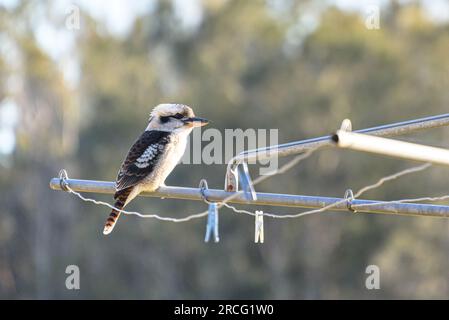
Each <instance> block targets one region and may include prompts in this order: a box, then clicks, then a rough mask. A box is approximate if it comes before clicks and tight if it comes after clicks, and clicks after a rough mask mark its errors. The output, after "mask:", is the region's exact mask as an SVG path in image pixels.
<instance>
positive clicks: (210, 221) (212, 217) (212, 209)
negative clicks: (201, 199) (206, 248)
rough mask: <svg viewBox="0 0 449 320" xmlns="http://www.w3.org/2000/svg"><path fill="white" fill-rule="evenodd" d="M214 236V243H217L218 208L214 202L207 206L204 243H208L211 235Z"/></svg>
mask: <svg viewBox="0 0 449 320" xmlns="http://www.w3.org/2000/svg"><path fill="white" fill-rule="evenodd" d="M212 233H213V234H214V241H215V242H219V241H220V238H219V237H218V208H217V204H216V203H215V202H211V203H210V204H209V213H208V216H207V226H206V237H205V238H204V242H209V239H210V236H211V234H212Z"/></svg>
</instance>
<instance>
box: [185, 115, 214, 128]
mask: <svg viewBox="0 0 449 320" xmlns="http://www.w3.org/2000/svg"><path fill="white" fill-rule="evenodd" d="M182 121H183V122H184V123H185V124H186V125H188V126H190V127H202V126H205V125H206V124H208V123H209V120H207V119H203V118H198V117H193V118H186V119H184V120H182Z"/></svg>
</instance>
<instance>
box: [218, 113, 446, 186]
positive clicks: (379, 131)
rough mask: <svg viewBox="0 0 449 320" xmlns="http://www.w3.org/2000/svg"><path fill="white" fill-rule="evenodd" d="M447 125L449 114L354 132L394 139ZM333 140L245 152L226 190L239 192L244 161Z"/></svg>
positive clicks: (230, 168)
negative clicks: (239, 167) (240, 170)
mask: <svg viewBox="0 0 449 320" xmlns="http://www.w3.org/2000/svg"><path fill="white" fill-rule="evenodd" d="M447 125H449V113H446V114H441V115H437V116H431V117H426V118H420V119H415V120H408V121H403V122H397V123H392V124H387V125H383V126H377V127H373V128H368V129H361V130H355V131H353V132H356V133H364V134H370V135H374V136H379V137H392V136H398V135H403V134H408V133H412V132H415V131H420V130H424V129H431V128H438V127H442V126H447ZM331 138H332V136H331V135H329V136H323V137H319V138H313V139H307V140H300V141H293V142H289V143H284V144H280V145H275V146H269V147H266V148H259V149H254V150H247V151H243V152H241V153H240V154H238V155H237V156H235V157H234V158H232V159H231V160H230V161H229V163H228V165H227V169H226V176H225V189H226V190H227V191H236V190H238V176H237V173H236V168H237V166H238V165H239V163H241V162H242V161H247V162H248V161H254V160H257V159H259V160H262V159H267V158H270V157H274V156H279V157H285V156H288V155H293V154H299V153H303V152H306V151H307V150H310V149H313V148H317V147H319V146H325V145H331V144H332V140H331Z"/></svg>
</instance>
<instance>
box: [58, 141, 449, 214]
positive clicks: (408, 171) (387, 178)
mask: <svg viewBox="0 0 449 320" xmlns="http://www.w3.org/2000/svg"><path fill="white" fill-rule="evenodd" d="M320 148H322V146H318V147H315V148H312V149H309V150H308V151H306V152H304V153H303V154H300V155H298V156H296V157H294V158H293V159H292V160H290V161H289V162H287V163H286V164H284V165H283V166H282V167H281V168H279V169H277V170H273V171H271V172H269V173H268V174H266V175H261V176H258V177H257V178H256V179H254V181H253V186H255V185H257V184H259V183H261V182H263V181H265V180H266V179H268V178H270V177H273V176H275V175H278V174H282V173H285V172H286V171H288V170H289V169H291V168H292V167H294V166H295V165H297V164H298V163H300V162H301V161H303V160H305V159H307V158H309V157H310V156H311V155H312V154H313V153H314V152H315V151H317V150H318V149H320ZM431 166H432V165H431V164H430V163H425V164H422V165H419V166H415V167H411V168H407V169H405V170H402V171H399V172H397V173H394V174H391V175H388V176H385V177H382V178H381V179H379V180H378V181H377V182H376V183H374V184H371V185H368V186H365V187H363V188H361V189H360V190H358V191H357V192H356V193H355V194H354V196H352V197H351V199H348V198H345V199H342V200H340V201H336V202H334V203H332V204H330V205H327V206H324V207H322V208H319V209H313V210H309V211H304V212H300V213H296V214H283V215H280V214H274V213H269V212H264V213H263V216H266V217H270V218H275V219H285V218H299V217H302V216H306V215H310V214H315V213H321V212H324V211H327V210H330V209H332V208H335V207H337V206H339V205H340V204H343V203H348V201H350V200H354V199H356V198H358V197H360V196H361V195H362V194H364V193H365V192H367V191H370V190H373V189H375V188H378V187H380V186H382V185H383V184H384V183H386V182H388V181H391V180H395V179H398V178H400V177H402V176H404V175H407V174H411V173H416V172H420V171H423V170H426V169H428V168H430V167H431ZM65 187H66V189H67V191H68V192H70V193H72V194H74V195H76V196H77V197H78V198H80V199H81V200H83V201H85V202H91V203H94V204H97V205H103V206H106V207H108V208H110V209H115V210H117V211H120V212H122V213H124V214H127V215H136V216H138V217H141V218H154V219H158V220H161V221H169V222H187V221H190V220H193V219H199V218H202V217H205V216H207V215H208V211H207V210H206V211H203V212H200V213H196V214H191V215H189V216H186V217H183V218H173V217H165V216H160V215H158V214H142V213H140V212H137V211H127V210H123V209H121V210H120V209H118V208H115V207H114V206H113V205H111V204H109V203H107V202H104V201H99V200H95V199H91V198H87V197H85V196H83V195H82V194H80V193H79V192H76V191H74V190H73V189H71V188H70V186H69V185H67V184H66V185H65ZM243 192H244V191H243V190H240V191H238V192H235V193H233V194H232V195H231V196H229V197H227V198H225V199H223V200H222V201H219V202H217V206H218V208H221V207H223V206H224V207H227V208H229V209H231V210H233V211H234V212H236V213H243V214H247V215H251V216H256V213H255V212H252V211H248V210H244V209H238V208H236V207H235V206H232V205H230V204H229V203H228V202H229V201H231V200H232V199H234V198H236V197H238V196H239V195H241V194H242V193H243ZM446 199H449V195H444V196H440V197H421V198H414V199H401V200H393V201H376V202H373V203H369V204H363V205H351V209H353V210H354V209H356V208H357V207H361V206H363V207H366V206H374V205H379V204H388V203H403V202H418V201H441V200H446ZM203 200H204V202H205V203H207V204H210V203H211V202H210V201H209V200H207V199H206V197H203Z"/></svg>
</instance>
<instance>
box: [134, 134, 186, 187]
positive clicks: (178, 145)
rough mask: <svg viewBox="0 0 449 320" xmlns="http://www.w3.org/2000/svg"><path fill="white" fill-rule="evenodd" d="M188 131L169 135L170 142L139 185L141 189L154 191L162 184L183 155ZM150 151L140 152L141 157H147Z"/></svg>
mask: <svg viewBox="0 0 449 320" xmlns="http://www.w3.org/2000/svg"><path fill="white" fill-rule="evenodd" d="M189 133H190V131H188V132H186V131H183V132H179V133H176V132H173V133H172V134H171V135H170V142H169V143H168V144H167V145H166V146H165V150H164V152H163V153H162V154H161V156H160V158H159V160H158V162H157V164H156V165H155V167H154V170H153V172H152V173H151V174H149V175H148V177H147V178H146V179H145V181H144V182H143V183H142V185H141V189H142V191H154V190H156V189H157V188H159V187H160V186H161V185H163V184H164V182H165V179H166V178H167V177H168V175H169V174H170V173H171V172H172V171H173V169H174V168H175V167H176V165H177V164H178V163H179V162H180V160H181V158H182V156H183V155H184V152H185V149H186V146H187V138H188V136H189ZM151 153H152V151H151V150H150V151H149V152H148V155H145V153H144V154H142V157H144V155H145V157H147V156H149V154H151Z"/></svg>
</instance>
